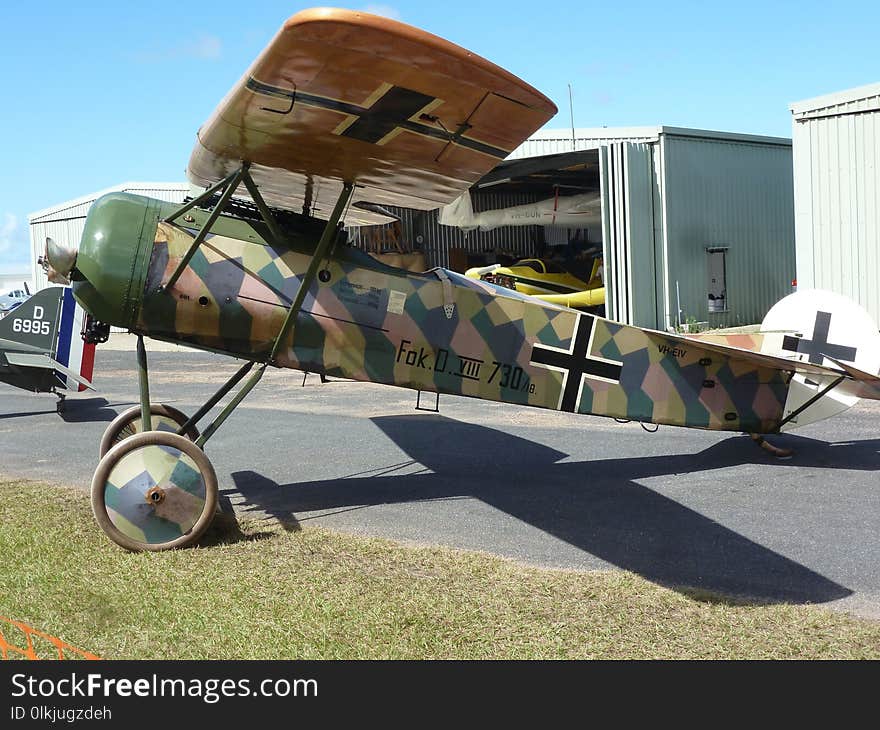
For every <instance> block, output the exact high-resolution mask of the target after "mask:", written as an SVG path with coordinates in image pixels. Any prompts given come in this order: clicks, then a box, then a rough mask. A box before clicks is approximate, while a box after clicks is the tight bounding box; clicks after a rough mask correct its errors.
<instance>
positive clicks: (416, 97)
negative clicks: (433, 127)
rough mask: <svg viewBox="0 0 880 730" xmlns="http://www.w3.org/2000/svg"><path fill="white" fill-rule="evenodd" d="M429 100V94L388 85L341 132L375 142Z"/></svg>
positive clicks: (430, 98)
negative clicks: (378, 96) (383, 92)
mask: <svg viewBox="0 0 880 730" xmlns="http://www.w3.org/2000/svg"><path fill="white" fill-rule="evenodd" d="M432 101H434V97H432V96H426V95H425V94H420V93H419V92H418V91H410V90H409V89H404V88H403V87H401V86H392V87H391V88H390V89H389V90H388V91H386V92H385V94H383V95H382V97H381V98H380V99H379V100H378V101H377V102H376V103H375V104H373V106H371V107H370V108H369V109H363V110H361V111H360V112H359V113H358V117H359V119H358V120H357V121H356V122H354V123H353V124H351V125H350V126H349V127H348V128H346V130H345V131H344V132H342V136H343V137H353V138H354V139H359V140H361V141H363V142H370V143H371V144H376V143H377V142H379V141H380V140H382V139H383V138H384V137H385V136H386V135H388V134H389V133H391V132H393V131H394V130H395V129H397V128H398V127H400V126H403V124H404V123H405V122H407V121H408V120H409V118H410V117H411V116H412V115H413V114H415V113H416V112H418V111H420V110H422V109H424V108H425V107H426V106H427V105H428V104H430V103H431V102H432Z"/></svg>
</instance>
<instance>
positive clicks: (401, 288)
mask: <svg viewBox="0 0 880 730" xmlns="http://www.w3.org/2000/svg"><path fill="white" fill-rule="evenodd" d="M555 113H556V107H555V106H554V105H553V103H552V102H550V101H549V100H548V99H547V98H546V97H544V96H543V95H542V94H540V93H539V92H538V91H536V90H535V89H533V88H532V87H530V86H529V85H527V84H526V83H524V82H523V81H521V80H520V79H518V78H516V77H514V76H512V75H511V74H509V73H508V72H506V71H504V70H503V69H501V68H499V67H497V66H495V65H494V64H492V63H490V62H488V61H486V60H484V59H482V58H480V57H479V56H476V55H474V54H472V53H470V52H468V51H466V50H464V49H462V48H460V47H458V46H455V45H453V44H452V43H449V42H447V41H445V40H443V39H441V38H438V37H436V36H433V35H430V34H428V33H426V32H424V31H421V30H418V29H416V28H412V27H409V26H406V25H403V24H401V23H398V22H395V21H392V20H388V19H385V18H379V17H375V16H371V15H367V14H364V13H359V12H352V11H347V10H336V9H317V10H309V11H304V12H302V13H299V14H297V15H295V16H293V17H292V18H290V19H289V20H288V21H287V22H286V23H285V24H284V25H283V26H282V28H281V30H280V31H279V33H278V34H277V35H276V37H275V38H274V39H273V40H272V42H271V43H270V44H269V46H268V47H267V48H266V49H265V50H264V52H263V53H262V54H261V55H260V56H259V57H258V58H257V60H256V62H255V63H254V64H253V65H252V66H251V68H250V69H249V70H248V71H247V72H246V73H245V74H244V76H243V77H242V78H241V80H240V81H239V82H238V83H237V84H236V85H235V86H234V87H233V88H232V90H231V91H230V93H229V94H228V95H227V96H226V97H225V98H224V100H223V101H222V102H221V103H220V106H219V107H218V108H217V109H216V111H215V112H214V113H213V115H212V116H211V117H210V118H209V119H208V121H207V122H206V124H205V125H203V126H202V128H201V129H200V130H199V133H198V136H197V142H196V145H195V149H194V151H193V153H192V156H191V159H190V163H189V167H188V176H189V178H190V180H191V181H192V182H193V183H195V184H196V185H198V186H201V187H204V188H206V189H205V192H204V193H203V194H201V195H199V196H198V197H196V198H195V199H193V200H191V201H189V202H187V203H185V204H183V205H174V204H170V203H165V202H162V201H159V200H152V199H149V198H144V197H139V196H135V195H129V194H123V193H111V194H109V195H107V196H104V197H103V198H101V199H99V200H98V201H96V202H95V203H94V205H93V206H92V208H91V210H90V212H89V214H88V218H87V220H86V223H85V230H84V232H83V235H82V239H81V242H80V245H79V249H78V251H76V252H69V251H64V250H61V249H59V247H57V246H50V248H49V251H48V264H49V266H50V268H51V269H52V270H53V271H52V272H51V273H52V274H53V275H55V276H64V277H69V278H70V280H71V281H72V286H73V291H74V295H75V296H76V298H77V300H78V301H79V302H81V303H82V305H83V306H84V307H85V308H86V310H87V311H89V312H90V313H91V314H92V315H93V316H94V317H95V318H96V319H97V320H99V321H100V322H102V323H105V324H110V325H115V326H117V327H123V328H127V329H129V330H130V331H132V332H134V333H136V334H137V335H138V348H137V361H138V371H139V386H140V405H139V406H136V407H135V408H133V409H131V410H130V411H127V412H125V413H122V414H121V415H120V416H119V417H118V418H117V419H116V420H115V421H114V422H113V423H112V424H111V425H110V426H109V427H108V429H107V432H106V433H105V435H104V438H103V440H102V444H101V460H100V463H99V465H98V467H97V470H96V472H95V475H94V478H93V481H92V489H91V495H92V506H93V509H94V513H95V516H96V519H97V521H98V523H99V524H100V526H101V527H102V528H103V529H104V530H105V531H106V533H107V534H108V536H109V537H110V538H111V539H112V540H114V541H115V542H117V543H118V544H119V545H121V546H123V547H125V548H127V549H130V550H162V549H166V548H173V547H179V546H183V545H186V544H189V543H192V542H193V541H195V540H197V539H198V538H199V536H200V535H201V534H202V533H203V531H204V530H205V528H206V527H207V526H208V524H209V523H210V521H211V519H212V518H213V515H214V513H215V510H216V506H217V497H218V493H217V479H216V475H215V473H214V470H213V467H212V466H211V463H210V461H209V459H208V457H207V456H206V455H205V453H204V451H203V447H204V445H205V443H206V442H207V441H208V439H209V438H210V437H211V435H212V434H213V433H214V432H215V431H216V430H217V428H218V427H219V426H220V425H221V424H222V423H223V422H224V421H225V420H226V418H227V417H228V416H229V414H230V413H231V412H232V411H233V409H234V408H236V407H237V406H238V404H239V403H240V402H241V401H242V399H243V398H244V397H245V396H246V395H247V393H248V392H249V391H250V390H251V389H252V388H253V387H254V386H255V385H256V384H257V383H258V381H259V380H260V377H261V376H262V374H263V372H264V371H265V369H266V367H267V366H269V365H271V366H273V367H282V368H294V369H299V370H303V371H307V372H318V373H324V374H327V375H331V376H339V377H342V378H349V379H354V380H361V381H370V382H376V383H385V384H389V385H396V386H400V387H404V388H412V389H418V390H421V391H434V392H437V393H452V394H459V395H466V396H472V397H476V398H484V399H487V400H492V401H500V402H505V403H513V404H517V405H523V406H535V407H538V408H547V409H552V410H560V411H568V412H573V413H590V414H598V415H603V416H609V417H614V418H619V419H630V420H635V421H641V422H645V423H655V424H671V425H677V426H689V427H695V428H703V429H717V430H727V431H742V432H747V433H750V434H753V437H754V438H755V439H756V440H760V439H761V438H762V437H761V434H768V433H777V432H779V431H780V430H784V429H788V428H791V427H793V426H794V425H802V424H803V423H805V422H810V421H812V420H816V419H817V418H821V417H825V416H827V415H831V414H833V413H835V412H838V411H840V410H843V409H844V408H846V407H847V406H848V405H851V404H852V403H853V402H855V400H856V399H857V398H858V397H859V396H865V397H870V398H880V377H878V376H877V375H876V373H877V372H878V369H880V334H878V333H877V328H876V325H874V324H873V323H871V322H870V321H869V318H868V319H867V320H866V319H865V317H866V316H867V315H864V314H861V313H860V310H858V309H857V308H855V306H854V305H849V304H847V303H846V302H845V301H837V300H834V301H830V302H829V301H828V300H825V299H821V298H817V297H814V296H811V295H809V294H798V295H795V296H794V300H793V301H792V300H789V299H786V300H783V302H782V303H781V304H780V305H777V307H776V308H774V310H773V311H771V313H770V315H768V319H767V325H768V327H767V329H772V330H773V332H769V331H768V332H762V333H759V334H755V335H739V336H732V337H726V338H725V337H719V336H716V337H706V338H703V339H700V340H696V339H691V338H685V337H681V336H678V335H675V334H671V333H667V332H658V331H652V330H646V329H642V328H639V327H633V326H628V325H625V324H621V323H617V322H612V321H608V320H606V319H603V318H601V317H597V316H594V315H592V314H588V313H583V312H578V311H575V310H572V309H568V308H566V307H563V306H559V305H554V304H551V303H547V302H543V301H541V300H538V299H535V298H532V297H530V296H527V295H524V294H521V293H518V292H515V291H512V290H510V289H505V288H502V287H499V286H497V285H494V284H492V283H488V282H483V281H479V280H474V279H470V278H467V277H465V276H462V275H460V274H457V273H454V272H452V271H448V270H445V269H443V268H435V269H431V270H429V271H426V272H424V273H413V272H409V271H404V270H402V269H397V268H394V267H390V266H386V265H384V264H382V263H380V262H378V261H377V260H375V259H373V258H371V257H370V256H368V255H366V254H365V253H363V252H361V251H359V250H356V249H354V248H352V247H349V246H346V241H345V235H344V233H343V231H342V229H341V227H340V224H341V222H342V221H346V222H347V223H348V224H349V225H353V224H358V223H368V222H375V221H379V220H382V219H381V217H380V215H379V213H378V212H377V207H376V206H380V208H379V209H381V206H383V205H392V206H399V207H410V208H420V209H431V208H437V207H439V206H441V205H444V204H446V203H449V202H450V201H452V200H454V199H456V198H457V197H458V196H459V195H461V194H462V192H464V191H465V190H466V189H467V188H468V187H469V186H470V185H472V184H473V183H474V181H476V180H478V179H479V178H480V177H481V176H482V175H484V174H485V173H486V172H487V171H489V170H491V169H492V168H493V167H494V166H495V165H496V164H497V163H498V162H499V161H500V160H502V159H504V158H505V157H506V156H507V155H508V154H509V153H510V152H511V151H512V150H513V149H514V148H515V147H516V146H517V145H519V144H520V143H521V142H522V141H523V140H524V139H526V138H527V137H528V136H529V135H530V134H531V133H533V132H534V131H535V130H536V129H538V128H539V127H540V126H541V125H543V124H544V123H545V122H546V121H547V120H549V119H550V118H551V117H552V116H553V115H554V114H555ZM241 186H243V187H244V190H243V191H242V193H245V192H246V193H247V196H248V200H247V201H245V200H243V199H242V198H243V196H242V198H235V197H233V195H234V193H236V192H237V191H238V190H239V188H240V187H241ZM358 202H361V203H372V204H374V205H368V206H366V207H359V206H358V205H356V203H358ZM294 211H299V212H294ZM832 307H833V308H832ZM840 307H843V314H839V310H840ZM832 312H834V316H832ZM782 320H785V322H784V323H783V322H782ZM144 337H154V338H157V339H162V340H169V341H174V342H181V343H186V344H188V345H191V346H194V347H198V348H202V349H205V350H210V351H214V352H221V353H226V354H229V355H232V356H234V357H237V358H240V359H243V360H245V361H246V362H245V364H244V365H243V366H242V367H241V368H240V369H239V370H238V372H237V373H236V374H235V375H234V376H233V377H232V378H230V380H229V381H228V382H227V383H226V384H224V385H223V387H221V388H220V390H219V391H218V392H217V393H216V394H215V395H214V396H213V397H211V398H210V399H209V400H208V401H207V402H206V403H205V404H204V405H203V406H202V407H201V408H199V409H198V410H197V411H196V413H194V414H193V415H192V416H191V417H189V418H187V417H186V416H185V415H183V414H180V413H179V412H175V411H171V410H170V409H168V408H166V407H164V406H161V405H159V404H154V403H152V402H151V400H150V390H149V377H148V369H147V358H146V352H145V349H144V345H143V338H144ZM853 337H855V338H856V339H852V338H853ZM847 338H849V339H847ZM255 366H256V368H255V369H254V367H255ZM252 369H254V372H252V373H251V372H250V371H251V370H252ZM245 377H247V380H245V381H244V383H243V384H242V385H241V386H240V387H239V389H238V391H237V392H236V394H235V395H234V397H232V398H231V399H230V400H229V402H228V403H227V405H225V407H223V408H222V409H221V411H220V413H219V415H218V416H217V417H216V418H215V419H214V420H213V422H211V423H210V425H208V426H207V428H206V430H205V431H204V433H201V434H199V432H198V430H197V429H196V424H197V423H198V422H199V421H200V420H201V419H202V418H203V417H204V416H205V415H206V414H207V413H208V411H210V410H211V409H212V408H213V407H214V406H216V405H217V404H218V403H219V402H220V401H221V400H222V399H223V398H224V397H225V396H226V395H227V394H229V393H230V392H232V390H233V389H234V388H235V387H236V386H238V385H239V384H240V383H242V381H243V380H244V379H245ZM770 448H772V447H770Z"/></svg>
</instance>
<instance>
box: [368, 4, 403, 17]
mask: <svg viewBox="0 0 880 730" xmlns="http://www.w3.org/2000/svg"><path fill="white" fill-rule="evenodd" d="M364 12H365V13H371V14H372V15H381V16H383V17H385V18H391V19H392V20H400V11H399V10H398V9H397V8H393V7H391V6H390V5H367V6H366V7H365V8H364Z"/></svg>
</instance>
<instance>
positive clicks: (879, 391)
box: [828, 357, 880, 400]
mask: <svg viewBox="0 0 880 730" xmlns="http://www.w3.org/2000/svg"><path fill="white" fill-rule="evenodd" d="M828 359H829V360H831V361H832V362H833V363H834V364H835V365H837V366H838V367H840V368H841V369H842V370H845V371H846V374H847V375H848V376H849V377H850V378H852V380H848V381H846V382H844V383H841V384H840V385H839V386H838V387H839V388H841V389H842V390H843V391H845V392H846V393H848V394H849V395H853V396H855V397H856V398H869V399H871V400H880V375H871V373H866V372H865V371H864V370H859V369H858V368H854V367H853V366H852V365H847V364H846V363H843V362H840V360H836V359H834V358H833V357H829V358H828Z"/></svg>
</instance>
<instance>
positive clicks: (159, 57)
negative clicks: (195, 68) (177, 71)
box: [135, 34, 223, 63]
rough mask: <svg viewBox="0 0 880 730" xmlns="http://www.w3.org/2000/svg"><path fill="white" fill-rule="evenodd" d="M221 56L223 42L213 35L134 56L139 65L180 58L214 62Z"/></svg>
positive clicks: (198, 37)
mask: <svg viewBox="0 0 880 730" xmlns="http://www.w3.org/2000/svg"><path fill="white" fill-rule="evenodd" d="M222 55H223V41H222V40H220V38H218V37H217V36H215V35H208V34H202V35H199V36H196V37H195V38H194V39H192V40H190V41H187V42H185V43H181V44H180V45H177V46H171V47H169V48H152V49H149V50H145V51H140V52H139V53H137V54H136V55H135V58H136V59H137V60H138V61H140V62H141V63H155V62H159V61H173V60H176V59H180V58H195V59H197V60H199V61H216V60H217V59H219V58H220V57H221V56H222Z"/></svg>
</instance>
